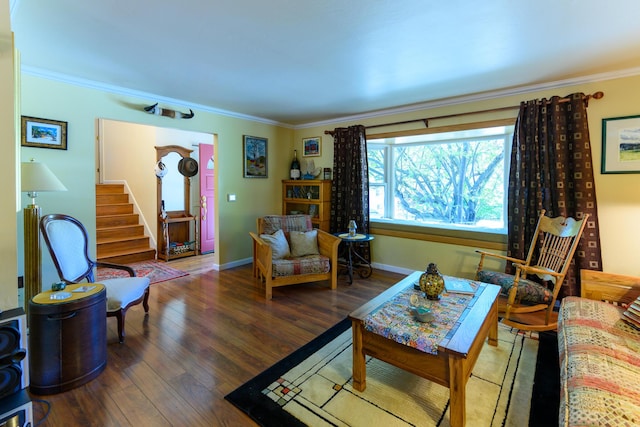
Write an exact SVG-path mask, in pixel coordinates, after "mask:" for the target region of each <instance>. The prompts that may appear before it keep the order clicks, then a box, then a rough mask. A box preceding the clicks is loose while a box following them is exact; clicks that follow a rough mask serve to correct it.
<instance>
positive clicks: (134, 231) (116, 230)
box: [96, 224, 144, 241]
mask: <svg viewBox="0 0 640 427" xmlns="http://www.w3.org/2000/svg"><path fill="white" fill-rule="evenodd" d="M139 235H144V226H143V225H142V224H129V225H118V226H115V227H100V228H96V237H97V239H98V241H100V240H102V239H111V238H113V239H115V238H122V237H128V236H139Z"/></svg>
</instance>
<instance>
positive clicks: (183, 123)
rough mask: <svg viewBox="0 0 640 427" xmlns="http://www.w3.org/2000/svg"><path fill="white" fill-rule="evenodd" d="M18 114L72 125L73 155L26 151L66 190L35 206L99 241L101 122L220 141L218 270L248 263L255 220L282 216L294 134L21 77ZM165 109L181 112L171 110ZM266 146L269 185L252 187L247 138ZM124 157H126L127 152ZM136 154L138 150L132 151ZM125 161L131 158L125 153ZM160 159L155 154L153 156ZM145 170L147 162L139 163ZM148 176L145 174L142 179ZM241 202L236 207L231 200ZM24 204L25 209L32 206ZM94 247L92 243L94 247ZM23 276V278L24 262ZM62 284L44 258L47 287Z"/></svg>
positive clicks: (27, 156) (24, 153)
mask: <svg viewBox="0 0 640 427" xmlns="http://www.w3.org/2000/svg"><path fill="white" fill-rule="evenodd" d="M21 102H22V108H21V114H22V115H27V116H34V117H41V118H48V119H54V120H62V121H66V122H68V130H67V131H68V135H67V145H68V149H67V150H66V151H63V150H50V149H41V148H29V147H24V148H21V150H20V151H21V155H22V159H23V161H26V160H28V159H30V158H35V159H36V160H38V161H40V162H43V163H45V164H46V165H47V166H49V168H50V169H51V170H52V171H53V172H54V173H55V174H56V175H57V176H58V178H59V179H60V180H61V181H62V182H63V183H64V184H65V186H66V187H67V189H68V190H69V191H67V192H64V193H48V194H47V193H42V194H41V195H40V196H39V197H38V204H39V205H40V206H41V208H42V214H43V215H44V214H48V213H66V214H69V215H72V216H75V217H77V218H78V219H80V220H81V221H82V222H83V223H84V224H85V225H86V227H87V229H88V231H89V233H90V235H91V236H92V237H93V238H95V183H96V146H97V143H96V135H97V125H98V119H99V118H106V119H110V120H119V121H125V122H134V123H141V124H146V125H154V126H161V127H171V128H176V129H183V130H189V131H196V132H205V133H210V134H216V135H217V142H216V143H215V153H216V168H217V183H216V187H217V199H218V230H219V240H218V242H217V244H216V246H217V250H216V253H217V256H218V260H219V266H218V267H219V268H227V267H231V266H234V265H238V264H240V263H244V262H246V261H247V260H248V259H250V257H251V240H250V238H249V235H248V232H249V230H253V229H254V228H255V219H256V217H257V216H261V215H265V214H267V213H277V212H279V211H280V181H281V180H282V179H285V178H286V177H287V175H288V168H289V161H290V153H291V152H290V147H291V143H292V135H293V131H292V130H291V129H288V128H285V127H280V126H276V125H273V124H267V123H261V122H258V121H251V120H247V119H242V118H236V117H230V116H224V115H220V114H213V113H209V112H202V111H196V115H195V117H194V118H193V119H190V120H175V119H170V118H167V117H162V116H154V115H151V114H148V113H146V112H144V111H143V110H142V107H143V106H145V105H150V104H152V103H155V101H154V100H153V99H140V98H135V97H132V96H127V95H118V94H113V93H107V92H104V91H100V90H95V89H89V88H84V87H79V86H74V85H71V84H67V83H62V82H58V81H52V80H48V79H44V78H40V77H35V76H31V75H25V74H23V76H22V85H21ZM166 107H168V108H176V109H180V108H178V107H173V106H170V105H166ZM245 134H247V135H254V136H261V137H265V138H268V150H269V151H268V152H269V160H268V161H269V163H268V172H269V173H268V175H269V176H268V178H267V179H247V178H243V173H242V155H243V154H242V136H243V135H245ZM123 151H124V150H123ZM132 151H134V150H132ZM121 155H122V156H123V157H125V156H127V155H128V153H127V152H123V153H121ZM154 156H155V154H154ZM141 164H144V162H141ZM146 172H148V171H146V170H144V169H143V168H141V173H146ZM229 193H233V194H236V198H237V201H236V202H227V201H226V200H227V199H226V195H227V194H229ZM28 201H29V200H28V199H27V197H26V195H24V196H23V197H22V206H25V205H26V204H27V203H28ZM20 218H21V215H19V221H20V225H19V227H18V244H19V246H20V249H19V252H18V255H19V258H20V259H22V256H21V253H22V249H21V246H22V239H23V236H22V230H21V228H22V224H21V219H20ZM94 241H95V240H94ZM19 264H20V265H19V272H18V274H22V268H21V267H22V266H21V262H20V263H19ZM56 280H57V274H56V272H55V269H54V266H53V263H52V261H51V260H50V258H49V255H48V253H46V250H44V251H43V287H48V285H49V284H50V283H52V282H54V281H56Z"/></svg>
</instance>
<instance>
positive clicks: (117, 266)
mask: <svg viewBox="0 0 640 427" xmlns="http://www.w3.org/2000/svg"><path fill="white" fill-rule="evenodd" d="M96 267H104V268H114V269H116V270H124V271H126V272H127V273H129V276H131V277H136V272H135V271H134V270H133V268H131V267H129V266H128V265H122V264H112V263H110V262H96Z"/></svg>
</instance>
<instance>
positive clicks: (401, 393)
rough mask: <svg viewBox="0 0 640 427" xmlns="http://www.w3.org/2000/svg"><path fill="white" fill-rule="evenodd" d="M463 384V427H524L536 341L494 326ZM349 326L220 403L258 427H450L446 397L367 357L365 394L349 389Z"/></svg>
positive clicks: (445, 392) (444, 391)
mask: <svg viewBox="0 0 640 427" xmlns="http://www.w3.org/2000/svg"><path fill="white" fill-rule="evenodd" d="M498 339H499V344H498V347H493V346H490V345H488V344H485V346H484V348H483V350H482V352H481V353H480V357H479V358H478V361H477V363H476V366H475V367H474V369H473V373H472V375H471V377H470V379H469V381H468V382H467V389H466V392H467V398H466V403H467V406H466V417H467V425H469V426H526V425H529V412H530V409H531V395H532V390H533V382H534V373H535V371H536V356H537V353H538V340H536V339H533V338H531V337H529V336H525V335H522V334H518V331H517V330H513V329H511V328H509V327H507V326H504V325H502V324H501V325H500V327H499V330H498ZM351 364H352V347H351V329H350V321H349V320H348V319H345V320H343V321H342V322H340V323H339V324H338V325H336V326H334V327H333V328H331V329H330V330H328V331H327V332H325V333H324V334H322V335H321V336H320V337H318V338H317V339H315V340H313V341H312V342H311V343H309V344H307V345H306V346H304V347H302V348H301V349H299V350H298V351H296V352H294V353H293V354H292V355H290V356H288V357H286V358H285V359H283V360H282V361H280V362H279V363H277V364H276V365H274V366H273V367H271V368H269V369H268V370H266V371H265V372H263V373H261V374H259V375H258V376H256V377H255V378H253V379H252V380H250V381H249V382H247V383H245V384H244V385H242V386H240V387H239V388H238V389H236V390H235V391H233V392H231V393H230V394H228V395H227V396H225V398H226V399H227V400H228V401H230V402H231V403H233V404H234V405H235V406H236V407H238V408H239V409H240V410H242V411H243V412H245V413H246V414H247V415H248V416H249V417H251V418H252V419H253V420H254V421H256V422H257V423H258V424H259V425H261V426H265V427H275V426H305V425H307V426H314V427H315V426H352V427H356V426H366V427H372V426H442V427H445V426H448V425H449V389H447V388H445V387H443V386H440V385H438V384H435V383H432V382H430V381H427V380H425V379H422V378H420V377H418V376H416V375H413V374H410V373H408V372H405V371H403V370H401V369H398V368H396V367H394V366H392V365H389V364H387V363H385V362H382V361H379V360H377V359H374V358H370V357H367V387H366V389H365V391H364V392H358V391H356V390H354V389H353V387H352V377H351V371H352V365H351Z"/></svg>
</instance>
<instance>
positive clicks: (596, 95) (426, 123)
mask: <svg viewBox="0 0 640 427" xmlns="http://www.w3.org/2000/svg"><path fill="white" fill-rule="evenodd" d="M603 96H604V92H602V91H598V92H595V93H594V94H593V95H585V96H584V99H585V100H586V101H587V103H588V102H589V99H591V98H593V99H601V98H602V97H603ZM570 100H571V98H560V102H568V101H570ZM547 102H549V101H547ZM516 108H520V105H512V106H510V107H499V108H490V109H488V110H479V111H467V112H464V113H456V114H448V115H446V116H436V117H429V118H425V119H413V120H405V121H402V122H393V123H382V124H379V125H371V126H366V128H367V129H373V128H379V127H384V126H395V125H404V124H407V123H416V122H422V123H424V126H425V127H427V128H428V127H429V120H439V119H450V118H452V117H460V116H469V115H472V114H481V113H496V112H499V111H507V110H515V109H516ZM324 134H325V135H331V136H333V131H332V130H325V131H324Z"/></svg>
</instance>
